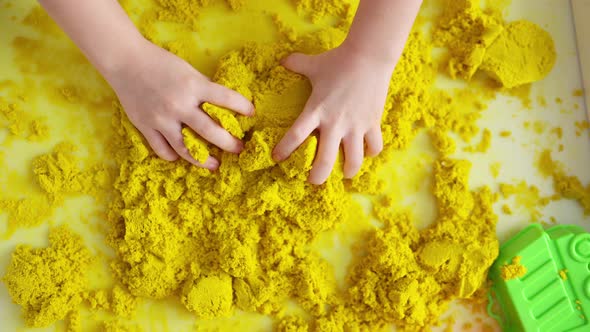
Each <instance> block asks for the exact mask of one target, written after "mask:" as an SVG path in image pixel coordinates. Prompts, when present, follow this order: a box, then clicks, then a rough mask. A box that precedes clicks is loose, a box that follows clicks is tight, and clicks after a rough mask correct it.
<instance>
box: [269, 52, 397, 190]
mask: <svg viewBox="0 0 590 332" xmlns="http://www.w3.org/2000/svg"><path fill="white" fill-rule="evenodd" d="M283 65H284V66H285V67H286V68H288V69H289V70H292V71H294V72H297V73H300V74H302V75H305V76H307V77H308V78H309V80H310V81H311V84H312V86H313V92H312V94H311V97H310V98H309V100H308V101H307V104H306V106H305V109H304V110H303V112H302V113H301V115H300V116H299V118H298V119H297V121H295V123H294V124H293V126H292V127H291V129H290V130H289V131H288V132H287V133H286V134H285V136H284V137H283V139H282V140H281V141H280V142H279V143H278V144H277V146H276V147H275V149H274V151H273V157H274V158H275V160H277V161H282V160H284V159H286V158H288V157H289V155H290V154H291V153H292V152H293V151H295V149H297V147H299V145H301V143H302V142H303V141H304V140H305V139H306V138H307V137H308V136H309V135H310V134H311V133H312V132H313V131H314V130H316V129H317V130H318V131H319V135H320V137H319V148H318V151H317V154H316V157H315V160H314V163H313V168H312V170H311V172H310V175H309V181H310V182H311V183H314V184H322V183H324V181H326V179H327V178H328V176H329V175H330V172H331V171H332V168H333V167H334V163H335V162H336V159H337V156H338V151H339V149H340V144H342V146H343V150H344V160H345V161H344V176H345V177H346V178H352V177H353V176H354V175H355V174H356V173H358V171H359V170H360V168H361V165H362V163H363V158H364V156H365V154H366V155H369V156H376V155H377V154H379V153H380V152H381V150H382V149H383V139H382V137H381V116H382V114H383V108H384V105H385V99H386V97H387V91H388V87H389V80H390V78H391V74H392V71H393V68H394V63H392V61H382V60H380V59H377V58H372V57H371V56H366V55H365V56H363V55H362V54H360V53H356V52H354V51H353V50H351V49H349V48H347V46H346V44H343V45H342V46H340V47H338V48H336V49H333V50H331V51H328V52H326V53H323V54H320V55H315V56H309V55H303V54H298V53H297V54H292V55H291V56H289V57H288V58H286V59H285V60H284V61H283ZM365 143H366V151H365Z"/></svg>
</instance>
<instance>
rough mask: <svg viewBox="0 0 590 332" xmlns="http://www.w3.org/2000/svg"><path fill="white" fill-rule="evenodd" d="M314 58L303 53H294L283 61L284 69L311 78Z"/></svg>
mask: <svg viewBox="0 0 590 332" xmlns="http://www.w3.org/2000/svg"><path fill="white" fill-rule="evenodd" d="M311 59H312V57H311V56H310V55H306V54H303V53H293V54H291V55H289V56H288V57H286V58H284V59H283V60H282V61H281V65H283V67H285V68H287V69H289V70H290V71H292V72H295V73H298V74H301V75H305V76H308V77H309V76H310V74H311V73H312V72H313V68H312V67H313V63H312V61H311Z"/></svg>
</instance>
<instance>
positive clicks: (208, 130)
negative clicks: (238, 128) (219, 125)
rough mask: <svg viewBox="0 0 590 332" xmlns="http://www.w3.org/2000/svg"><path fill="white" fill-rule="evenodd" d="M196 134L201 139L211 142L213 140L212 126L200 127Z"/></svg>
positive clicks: (213, 130) (213, 131)
mask: <svg viewBox="0 0 590 332" xmlns="http://www.w3.org/2000/svg"><path fill="white" fill-rule="evenodd" d="M198 133H199V135H201V136H202V137H205V138H207V140H211V139H214V138H215V136H216V135H215V133H216V131H215V129H214V128H213V127H212V126H200V127H199V128H198Z"/></svg>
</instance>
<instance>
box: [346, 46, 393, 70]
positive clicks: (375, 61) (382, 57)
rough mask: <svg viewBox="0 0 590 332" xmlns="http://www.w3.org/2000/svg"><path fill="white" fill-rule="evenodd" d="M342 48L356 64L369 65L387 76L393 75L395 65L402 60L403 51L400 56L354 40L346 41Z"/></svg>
mask: <svg viewBox="0 0 590 332" xmlns="http://www.w3.org/2000/svg"><path fill="white" fill-rule="evenodd" d="M340 48H341V49H342V50H343V52H344V53H345V54H346V55H347V57H349V58H351V59H352V60H353V61H355V62H360V63H365V64H367V63H368V64H369V65H370V66H371V67H374V68H375V69H376V70H379V71H382V72H384V73H387V74H392V73H393V70H394V68H395V64H396V63H397V61H398V60H399V58H400V55H401V51H400V52H399V54H398V53H397V52H393V51H391V50H388V49H385V48H379V47H378V48H372V47H369V46H368V45H366V43H362V42H361V43H359V42H357V41H356V40H354V39H352V38H347V39H346V40H344V42H343V43H342V45H340Z"/></svg>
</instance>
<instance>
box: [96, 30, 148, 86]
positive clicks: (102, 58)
mask: <svg viewBox="0 0 590 332" xmlns="http://www.w3.org/2000/svg"><path fill="white" fill-rule="evenodd" d="M146 43H149V41H148V40H146V39H145V38H144V37H143V36H142V35H141V34H139V33H137V34H135V33H133V34H131V35H130V36H128V37H126V38H121V39H119V41H118V42H116V43H115V44H114V45H108V46H106V47H104V48H102V49H101V50H100V51H99V52H95V53H93V54H88V58H89V60H90V62H92V64H93V65H94V66H95V67H96V69H97V70H98V71H99V72H100V73H101V74H102V75H103V76H104V78H105V79H106V80H107V81H110V80H111V79H112V78H113V77H115V76H117V75H118V74H119V73H121V72H122V71H124V70H125V69H126V68H127V67H128V66H129V65H130V64H133V63H135V62H137V61H138V59H139V58H140V57H141V56H142V50H143V49H145V44H146Z"/></svg>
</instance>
